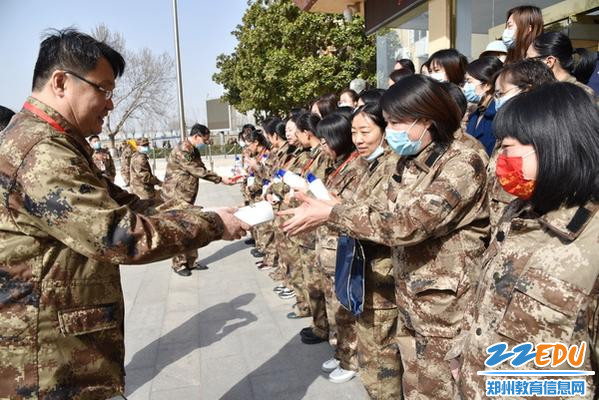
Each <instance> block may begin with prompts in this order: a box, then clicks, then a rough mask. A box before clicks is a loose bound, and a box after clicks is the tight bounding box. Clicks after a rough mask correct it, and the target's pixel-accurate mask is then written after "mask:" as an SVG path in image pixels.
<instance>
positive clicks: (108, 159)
mask: <svg viewBox="0 0 599 400" xmlns="http://www.w3.org/2000/svg"><path fill="white" fill-rule="evenodd" d="M89 144H90V145H91V146H92V148H93V149H94V154H93V155H92V159H93V160H94V164H96V167H98V169H99V170H100V171H102V175H104V176H105V177H106V178H108V180H109V181H110V182H112V183H114V177H115V176H116V168H115V166H114V160H113V159H112V156H111V155H110V152H109V151H108V149H104V148H102V142H100V137H99V136H98V135H93V136H92V137H90V138H89Z"/></svg>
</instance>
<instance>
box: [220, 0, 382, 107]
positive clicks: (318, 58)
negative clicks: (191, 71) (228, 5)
mask: <svg viewBox="0 0 599 400" xmlns="http://www.w3.org/2000/svg"><path fill="white" fill-rule="evenodd" d="M232 34H233V35H234V36H235V37H236V38H237V40H238V44H237V47H236V48H235V50H234V52H233V53H232V54H221V55H220V56H218V58H217V64H216V66H217V68H218V69H219V72H217V73H216V74H214V76H213V78H212V79H213V80H214V81H215V82H216V83H219V84H221V85H222V86H223V87H224V89H225V93H224V95H223V99H224V100H225V101H227V102H228V103H229V104H231V105H233V106H235V107H236V108H237V109H238V110H239V111H242V112H245V111H248V110H255V111H256V114H257V116H258V117H260V116H262V117H264V116H266V115H283V114H286V113H287V112H288V111H289V110H290V109H292V108H294V107H305V106H307V105H308V104H309V103H310V102H311V101H312V100H314V99H315V98H317V97H319V96H321V95H323V94H325V93H331V92H339V91H340V90H342V89H343V88H347V87H348V86H349V82H350V81H351V80H352V79H355V78H362V79H365V80H367V81H369V82H371V83H374V82H375V70H376V48H375V38H374V37H367V36H366V35H365V33H364V19H363V18H361V17H359V16H356V17H354V18H353V20H352V21H351V22H346V21H345V20H344V19H343V17H342V16H341V15H334V14H322V13H310V12H304V11H301V10H300V9H299V8H297V7H296V6H295V5H294V4H293V2H292V1H291V0H270V1H269V0H253V1H252V0H250V1H248V9H247V10H246V12H245V14H244V16H243V19H242V24H241V25H238V26H237V28H236V29H235V31H233V32H232Z"/></svg>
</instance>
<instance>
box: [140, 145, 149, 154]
mask: <svg viewBox="0 0 599 400" xmlns="http://www.w3.org/2000/svg"><path fill="white" fill-rule="evenodd" d="M139 152H140V153H142V154H148V153H149V152H150V148H149V147H148V146H139Z"/></svg>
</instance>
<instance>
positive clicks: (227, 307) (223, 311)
mask: <svg viewBox="0 0 599 400" xmlns="http://www.w3.org/2000/svg"><path fill="white" fill-rule="evenodd" d="M242 243H243V242H242ZM255 297H256V295H255V294H254V293H246V294H242V295H240V296H237V297H236V298H234V299H233V300H231V301H229V302H225V303H220V304H216V305H214V306H212V307H210V308H207V309H205V310H204V311H201V312H199V313H197V314H196V315H194V316H193V317H192V318H190V319H188V320H187V321H185V322H184V323H183V324H181V325H179V326H178V327H177V328H175V329H173V330H171V331H170V332H168V333H167V334H166V335H164V336H161V337H160V338H158V339H156V340H155V341H153V342H152V343H150V344H148V345H147V346H146V347H144V348H143V349H141V350H139V351H138V352H137V353H135V354H134V355H133V358H132V359H131V361H130V362H129V364H127V366H126V369H127V370H131V371H134V370H136V369H137V368H140V367H143V365H144V363H146V362H147V360H148V358H150V357H152V356H153V355H154V354H155V352H156V349H157V348H159V346H160V343H167V344H168V343H173V344H177V345H176V346H169V351H168V354H167V356H168V357H167V359H168V361H167V362H164V363H158V362H157V363H156V367H155V368H154V370H153V372H152V373H149V374H145V375H144V376H142V377H139V378H138V379H135V380H133V381H129V382H128V383H129V385H127V394H128V395H129V394H131V393H134V392H135V391H136V390H137V389H138V388H140V387H141V386H143V385H144V384H146V383H147V382H149V381H151V380H152V379H154V377H155V376H156V375H158V373H159V372H160V371H161V370H162V369H163V368H165V367H167V366H168V365H170V364H172V363H174V362H176V361H177V360H179V359H181V358H183V357H185V356H186V355H187V354H189V353H191V352H192V351H194V350H195V349H197V348H200V347H206V346H209V345H211V344H212V343H215V342H218V341H219V340H221V339H222V338H223V337H225V336H227V335H228V334H230V333H232V332H233V331H235V330H236V329H238V328H241V327H243V326H246V325H248V324H250V323H252V322H255V321H257V320H258V318H257V317H256V316H255V315H254V314H253V313H251V312H249V311H245V310H241V309H240V307H243V306H245V305H247V304H249V303H251V301H252V300H254V298H255ZM223 316H224V317H223ZM234 320H240V321H237V322H234V323H232V324H229V325H227V323H228V322H229V321H234ZM200 324H201V325H202V326H209V327H210V329H211V330H210V331H209V332H205V331H203V332H202V336H201V337H200V333H199V331H198V327H199V326H200ZM190 332H192V333H193V332H197V336H195V337H194V336H193V335H192V336H191V338H190Z"/></svg>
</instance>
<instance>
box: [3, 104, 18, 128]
mask: <svg viewBox="0 0 599 400" xmlns="http://www.w3.org/2000/svg"><path fill="white" fill-rule="evenodd" d="M13 115H15V112H14V111H13V110H11V109H10V108H6V107H4V106H0V131H1V130H3V129H4V128H6V126H7V125H8V123H9V122H10V120H11V118H12V116H13Z"/></svg>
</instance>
